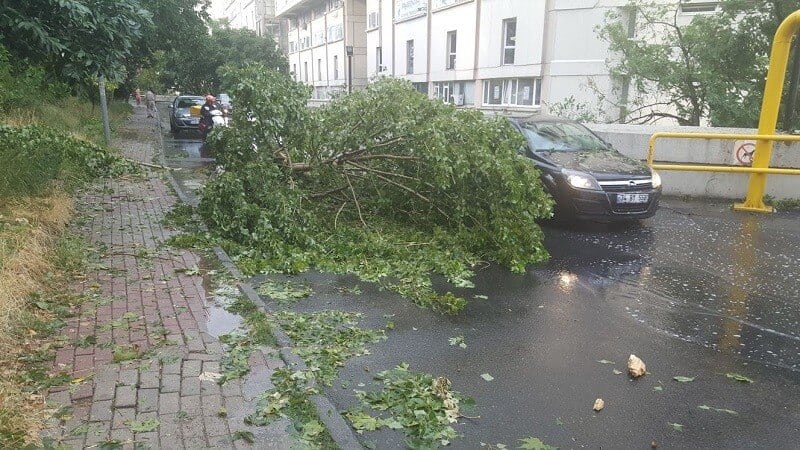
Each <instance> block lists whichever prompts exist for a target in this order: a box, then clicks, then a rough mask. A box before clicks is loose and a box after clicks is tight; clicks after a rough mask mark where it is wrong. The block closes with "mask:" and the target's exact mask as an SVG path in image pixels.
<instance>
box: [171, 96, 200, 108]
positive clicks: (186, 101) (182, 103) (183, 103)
mask: <svg viewBox="0 0 800 450" xmlns="http://www.w3.org/2000/svg"><path fill="white" fill-rule="evenodd" d="M203 103H205V100H203V99H202V98H181V99H178V106H176V107H177V108H189V107H191V106H192V105H202V104H203Z"/></svg>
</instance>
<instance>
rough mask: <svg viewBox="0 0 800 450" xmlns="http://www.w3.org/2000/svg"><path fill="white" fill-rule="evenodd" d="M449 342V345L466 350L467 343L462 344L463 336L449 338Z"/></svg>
mask: <svg viewBox="0 0 800 450" xmlns="http://www.w3.org/2000/svg"><path fill="white" fill-rule="evenodd" d="M449 342H450V345H458V346H459V347H461V348H467V343H466V342H464V336H456V337H451V338H450V339H449Z"/></svg>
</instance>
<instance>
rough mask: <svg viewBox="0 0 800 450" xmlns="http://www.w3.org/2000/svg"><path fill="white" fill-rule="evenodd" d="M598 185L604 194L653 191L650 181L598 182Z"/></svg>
mask: <svg viewBox="0 0 800 450" xmlns="http://www.w3.org/2000/svg"><path fill="white" fill-rule="evenodd" d="M599 183H600V187H601V188H603V190H604V191H606V192H634V191H643V190H650V189H653V181H652V180H650V179H646V180H620V181H600V182H599Z"/></svg>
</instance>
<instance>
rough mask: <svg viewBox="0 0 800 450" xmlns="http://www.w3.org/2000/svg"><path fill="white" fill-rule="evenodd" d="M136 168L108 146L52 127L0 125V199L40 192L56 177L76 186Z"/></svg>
mask: <svg viewBox="0 0 800 450" xmlns="http://www.w3.org/2000/svg"><path fill="white" fill-rule="evenodd" d="M134 170H135V167H133V166H132V164H131V163H129V162H127V161H126V160H124V159H122V158H121V157H119V156H118V155H116V154H115V153H112V152H111V151H109V150H108V149H106V148H104V147H100V146H97V145H94V144H92V143H89V142H86V141H82V140H79V139H75V138H73V137H70V136H68V135H66V134H64V133H60V132H57V131H55V130H53V129H50V128H47V127H44V126H40V125H30V126H25V127H11V126H8V125H3V124H0V199H6V198H9V197H14V196H20V195H26V196H28V195H36V194H39V193H40V192H41V191H42V190H43V189H45V188H46V187H47V186H48V185H49V184H50V183H51V182H52V181H53V180H54V179H56V178H60V179H62V180H64V181H66V182H67V183H68V185H76V184H78V183H80V182H82V181H87V180H89V179H92V178H97V177H105V176H117V175H121V174H124V173H129V172H132V171H134Z"/></svg>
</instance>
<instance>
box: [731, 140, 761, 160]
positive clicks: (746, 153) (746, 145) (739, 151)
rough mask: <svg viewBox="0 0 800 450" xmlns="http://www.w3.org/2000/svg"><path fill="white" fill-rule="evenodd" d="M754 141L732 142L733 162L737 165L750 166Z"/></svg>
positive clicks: (754, 146)
mask: <svg viewBox="0 0 800 450" xmlns="http://www.w3.org/2000/svg"><path fill="white" fill-rule="evenodd" d="M755 151H756V141H735V142H734V143H733V163H734V164H736V165H737V166H752V165H753V153H755Z"/></svg>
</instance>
